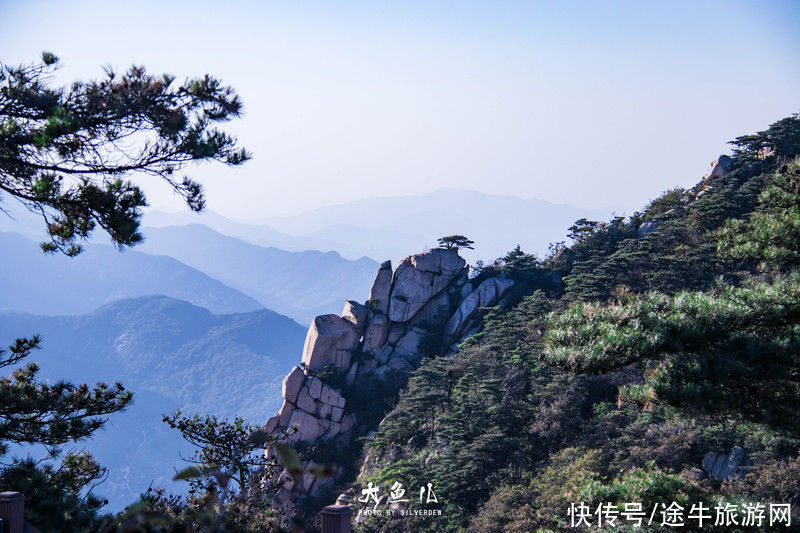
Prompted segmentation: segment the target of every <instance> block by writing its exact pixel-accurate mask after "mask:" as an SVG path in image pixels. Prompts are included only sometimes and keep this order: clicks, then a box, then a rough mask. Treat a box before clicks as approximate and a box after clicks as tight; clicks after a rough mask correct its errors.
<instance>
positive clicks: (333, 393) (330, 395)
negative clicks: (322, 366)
mask: <svg viewBox="0 0 800 533" xmlns="http://www.w3.org/2000/svg"><path fill="white" fill-rule="evenodd" d="M320 400H321V401H322V402H323V403H327V404H329V405H333V406H335V407H344V398H343V397H342V395H341V394H339V392H338V391H337V390H336V389H334V388H333V387H329V386H328V385H323V386H322V395H321V396H320Z"/></svg>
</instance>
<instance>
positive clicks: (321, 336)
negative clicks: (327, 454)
mask: <svg viewBox="0 0 800 533" xmlns="http://www.w3.org/2000/svg"><path fill="white" fill-rule="evenodd" d="M468 272H469V267H468V266H467V264H466V261H465V260H464V259H463V258H462V257H460V256H459V255H458V251H457V250H455V249H432V250H428V251H425V252H422V253H419V254H415V255H411V256H409V257H406V258H405V259H403V260H402V261H400V262H399V263H398V265H397V267H396V268H395V269H394V271H392V265H391V262H389V261H386V262H385V263H383V264H381V266H380V268H379V269H378V273H377V275H376V277H375V281H374V283H373V284H372V289H371V290H370V293H369V299H368V300H367V302H366V304H360V303H358V302H355V301H352V300H348V301H347V302H345V304H344V309H343V310H342V314H341V316H339V315H332V314H331V315H321V316H318V317H316V318H315V319H314V321H313V322H312V324H311V326H310V327H309V329H308V334H307V336H306V341H305V345H304V347H303V354H302V359H301V361H302V362H301V364H300V366H296V367H294V368H293V369H292V371H291V372H289V374H288V375H287V376H286V377H285V378H284V380H283V390H282V394H283V399H284V402H283V406H282V407H281V409H280V411H279V412H278V413H277V414H276V415H275V416H273V417H272V418H270V419H269V420H268V421H267V423H266V426H265V429H266V431H267V432H269V433H272V434H276V435H278V436H282V437H283V438H284V440H285V441H287V442H289V443H297V442H305V443H310V444H311V443H317V442H323V441H330V442H334V441H336V443H337V445H339V446H347V445H348V444H349V443H350V442H352V441H353V440H354V439H356V438H358V437H360V436H362V435H364V434H366V433H367V431H369V430H372V429H374V427H367V425H366V424H365V423H363V422H362V421H360V420H359V419H358V416H357V414H356V411H358V408H359V407H363V406H361V405H358V406H351V405H348V402H347V399H346V398H347V397H348V394H347V393H348V389H350V388H351V387H356V388H357V387H363V386H366V385H374V384H375V383H381V384H382V385H381V387H384V388H385V387H398V386H399V385H397V384H398V383H402V382H404V380H405V379H407V377H408V375H409V374H410V373H411V372H412V371H413V370H414V369H415V368H416V367H417V365H418V364H419V360H420V357H421V356H420V350H419V345H420V342H421V341H422V340H423V339H425V338H426V337H427V336H428V335H434V336H435V337H436V338H437V340H438V341H439V342H440V343H442V345H443V352H442V353H447V352H448V351H452V346H451V345H453V344H454V343H457V342H458V341H459V340H460V339H462V338H463V337H464V336H465V335H468V334H470V333H472V332H474V331H475V330H476V327H479V324H478V321H477V319H476V315H477V313H476V310H477V309H478V308H480V307H487V306H491V305H495V304H496V303H497V302H498V301H499V300H500V298H501V297H502V296H503V295H504V294H505V293H506V292H507V291H508V290H509V289H510V288H511V286H512V285H513V284H514V282H513V281H512V280H510V279H508V278H506V277H497V278H489V279H487V280H484V281H483V282H482V283H481V284H480V285H479V286H477V287H473V286H472V284H471V282H468ZM293 427H294V429H295V430H294V431H292V430H291V428H293ZM266 453H267V454H268V455H271V454H272V453H273V450H271V449H268V450H267V452H266ZM342 481H344V480H341V479H339V478H337V476H333V477H332V478H328V479H326V480H318V481H314V480H310V481H309V482H306V483H300V484H297V483H294V482H293V481H292V479H291V478H290V477H289V476H288V475H287V474H286V473H283V474H281V476H279V477H278V478H276V479H270V480H266V482H267V483H278V484H280V485H281V487H282V488H281V489H280V490H279V492H278V496H277V500H278V502H279V503H280V504H281V505H283V506H284V507H285V509H286V510H288V511H289V512H291V509H293V508H294V506H295V505H296V503H297V502H298V501H299V499H301V498H304V497H306V496H308V495H313V494H317V493H318V492H319V489H320V488H321V487H322V486H323V485H326V484H327V485H336V484H337V483H341V482H342ZM331 503H332V502H331Z"/></svg>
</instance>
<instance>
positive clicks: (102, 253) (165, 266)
mask: <svg viewBox="0 0 800 533" xmlns="http://www.w3.org/2000/svg"><path fill="white" fill-rule="evenodd" d="M0 250H2V251H3V268H2V269H0V287H1V288H2V290H0V310H10V311H20V312H25V313H36V314H42V315H69V314H76V313H87V312H90V311H93V310H95V309H96V308H97V307H99V306H101V305H103V304H107V303H110V302H113V301H114V300H119V299H120V298H131V297H136V296H146V295H152V294H164V295H167V296H172V297H173V298H179V299H182V300H186V301H187V302H191V303H193V304H195V305H199V306H201V307H205V308H206V309H208V310H210V311H213V312H215V313H232V312H237V311H253V310H256V309H261V308H263V306H262V305H261V304H260V303H258V302H257V301H256V300H255V299H253V298H251V297H250V296H247V295H245V294H243V293H242V292H240V291H237V290H235V289H232V288H230V287H227V286H225V285H224V284H222V283H220V282H219V281H217V280H216V279H213V278H211V277H210V276H208V275H206V274H203V273H202V272H199V271H197V270H195V269H193V268H190V267H188V266H186V265H184V264H182V263H181V262H180V261H178V260H176V259H174V258H172V257H166V256H154V255H149V254H143V253H141V252H138V251H135V250H125V251H124V252H122V253H120V252H119V251H118V250H116V249H114V248H113V247H111V246H106V245H99V244H97V245H96V244H89V245H87V246H86V248H85V250H84V252H83V253H82V254H80V255H78V256H77V257H75V258H69V257H66V256H64V255H61V254H54V255H45V254H43V253H42V251H41V250H40V249H39V240H32V239H29V238H26V237H23V236H22V235H19V234H16V233H6V232H0Z"/></svg>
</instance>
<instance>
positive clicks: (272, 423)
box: [264, 401, 294, 433]
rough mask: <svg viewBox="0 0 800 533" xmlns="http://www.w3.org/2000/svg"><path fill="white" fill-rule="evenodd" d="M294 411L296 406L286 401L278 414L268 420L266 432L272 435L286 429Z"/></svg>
mask: <svg viewBox="0 0 800 533" xmlns="http://www.w3.org/2000/svg"><path fill="white" fill-rule="evenodd" d="M292 411H294V405H292V404H290V403H289V402H287V401H284V402H283V405H281V408H280V410H279V411H278V414H276V415H275V416H273V417H272V418H270V419H269V420H267V423H266V424H265V425H264V431H266V432H267V433H272V432H274V431H276V430H280V429H286V427H287V426H288V424H289V418H290V417H291V416H292Z"/></svg>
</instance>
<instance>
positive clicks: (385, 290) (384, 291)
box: [369, 261, 392, 315]
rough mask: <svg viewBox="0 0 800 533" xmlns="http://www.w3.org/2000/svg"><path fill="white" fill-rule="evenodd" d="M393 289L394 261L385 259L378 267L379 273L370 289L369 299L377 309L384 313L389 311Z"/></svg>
mask: <svg viewBox="0 0 800 533" xmlns="http://www.w3.org/2000/svg"><path fill="white" fill-rule="evenodd" d="M391 290H392V262H391V261H385V262H383V263H381V266H380V267H379V268H378V275H377V276H375V281H373V282H372V288H371V289H370V290H369V299H370V301H372V302H373V303H374V305H375V310H376V311H377V312H379V313H383V314H384V315H385V314H386V313H387V312H388V311H389V293H390V292H391Z"/></svg>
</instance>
